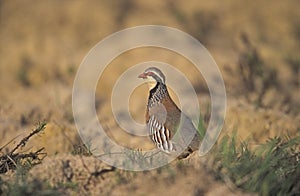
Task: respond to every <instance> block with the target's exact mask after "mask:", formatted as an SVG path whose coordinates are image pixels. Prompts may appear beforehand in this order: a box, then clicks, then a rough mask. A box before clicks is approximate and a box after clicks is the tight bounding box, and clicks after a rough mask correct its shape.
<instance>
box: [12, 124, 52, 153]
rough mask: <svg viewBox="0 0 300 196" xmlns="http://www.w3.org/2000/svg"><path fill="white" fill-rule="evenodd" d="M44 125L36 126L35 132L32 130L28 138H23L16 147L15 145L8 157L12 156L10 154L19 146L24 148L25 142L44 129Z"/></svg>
mask: <svg viewBox="0 0 300 196" xmlns="http://www.w3.org/2000/svg"><path fill="white" fill-rule="evenodd" d="M46 124H47V123H46V122H41V123H40V124H39V126H38V127H37V128H36V129H35V130H33V131H32V132H31V133H30V134H29V135H28V136H26V137H24V138H23V139H22V140H21V141H20V142H19V143H18V145H17V146H16V147H15V148H13V149H12V151H10V153H9V155H12V154H13V153H14V152H15V151H16V150H17V149H18V148H19V147H20V146H25V144H26V142H27V141H28V140H29V139H30V138H31V137H32V136H33V135H35V134H37V133H39V132H41V131H42V130H44V129H45V127H46Z"/></svg>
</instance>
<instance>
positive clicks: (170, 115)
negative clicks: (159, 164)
mask: <svg viewBox="0 0 300 196" xmlns="http://www.w3.org/2000/svg"><path fill="white" fill-rule="evenodd" d="M138 78H142V79H144V80H146V82H147V83H148V85H149V91H150V92H149V97H148V104H147V109H146V115H145V119H146V124H147V131H148V132H149V135H150V138H151V140H152V141H153V142H154V144H155V145H156V147H157V148H158V149H160V150H162V151H163V152H165V153H168V154H170V153H173V152H180V154H179V158H185V157H187V156H189V155H190V154H191V153H192V152H193V151H195V150H197V149H198V148H199V144H200V135H199V133H198V131H197V130H196V129H195V127H194V125H193V123H192V121H191V120H190V119H189V118H188V117H187V116H186V115H185V114H184V113H183V112H182V111H181V110H180V109H179V108H178V107H177V105H176V104H175V103H174V101H173V100H172V98H171V97H170V94H169V92H168V89H167V86H166V83H165V81H166V79H165V76H164V74H163V73H162V72H161V71H160V70H159V69H158V68H156V67H149V68H148V69H146V70H145V71H144V72H143V73H142V74H140V75H139V76H138Z"/></svg>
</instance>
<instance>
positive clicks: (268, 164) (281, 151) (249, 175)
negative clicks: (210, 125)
mask: <svg viewBox="0 0 300 196" xmlns="http://www.w3.org/2000/svg"><path fill="white" fill-rule="evenodd" d="M299 146H300V136H297V137H294V138H290V137H275V138H272V139H269V140H268V141H266V143H265V144H262V145H260V146H258V147H257V148H255V149H253V150H250V149H249V147H248V144H247V143H240V144H237V141H236V137H235V136H233V137H229V136H226V137H224V138H223V139H222V140H221V142H220V143H219V144H218V145H217V149H216V151H215V152H214V155H213V156H214V164H213V172H214V173H215V175H216V176H218V177H219V178H220V179H222V180H223V181H225V182H227V183H229V184H233V185H234V186H236V187H238V188H241V189H242V190H244V191H248V192H256V193H259V194H260V195H297V194H300V149H299Z"/></svg>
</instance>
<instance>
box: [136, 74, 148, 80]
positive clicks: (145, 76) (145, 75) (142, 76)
mask: <svg viewBox="0 0 300 196" xmlns="http://www.w3.org/2000/svg"><path fill="white" fill-rule="evenodd" d="M138 78H142V79H146V78H147V74H145V73H142V74H140V75H139V76H138Z"/></svg>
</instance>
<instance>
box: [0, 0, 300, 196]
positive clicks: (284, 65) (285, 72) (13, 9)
mask: <svg viewBox="0 0 300 196" xmlns="http://www.w3.org/2000/svg"><path fill="white" fill-rule="evenodd" d="M299 6H300V4H299V2H298V1H297V0H290V1H280V0H275V1H272V2H269V1H259V0H255V1H249V2H247V3H245V2H242V1H238V0H232V1H230V2H228V3H226V4H225V3H222V4H221V3H220V1H217V0H214V1H209V2H207V1H197V0H192V1H189V2H188V3H187V2H186V1H180V0H176V1H171V0H169V1H159V0H157V1H137V0H128V1H125V0H124V1H123V0H122V1H106V0H105V1H88V2H87V1H79V0H78V1H77V0H76V1H68V0H65V1H59V0H53V1H30V0H29V1H8V0H0V26H1V28H0V59H1V60H0V89H1V90H0V146H3V145H4V144H6V143H7V142H8V141H9V140H11V139H12V138H14V137H15V136H17V135H20V136H19V137H17V138H16V142H17V141H18V140H20V139H21V138H22V134H25V133H28V131H29V130H30V129H32V127H33V125H34V124H36V123H37V122H39V121H42V120H46V121H47V122H48V124H47V127H46V129H45V131H44V133H43V134H41V135H40V136H39V137H36V138H34V139H33V140H32V141H30V143H29V144H28V145H27V146H26V149H23V150H24V151H30V150H33V149H38V148H40V147H45V151H46V152H47V154H48V156H47V157H46V158H45V160H44V161H43V163H42V164H40V165H38V166H36V167H35V168H34V169H32V170H31V171H30V173H31V174H32V175H33V176H36V177H37V178H38V179H39V180H49V182H50V183H51V184H52V185H57V183H62V182H65V181H66V176H65V175H67V174H66V173H64V169H67V170H68V172H70V170H72V172H73V170H74V173H76V172H79V173H80V174H78V175H81V176H80V180H78V178H77V177H74V178H72V180H70V182H71V183H74V184H79V185H80V186H79V187H80V188H79V189H80V191H82V193H95V194H97V193H102V194H110V193H113V194H115V195H119V194H122V195H127V194H132V193H135V194H137V195H148V194H150V195H155V194H157V193H161V194H166V195H176V194H187V195H202V194H207V195H219V194H227V195H231V194H245V193H242V191H241V190H238V189H235V188H234V187H232V186H230V184H226V183H222V182H221V181H217V180H216V179H215V177H214V176H212V175H211V174H210V173H209V169H207V168H205V165H206V161H205V158H201V159H199V158H197V157H194V156H193V157H191V158H189V159H188V160H184V161H182V162H180V163H176V162H175V163H172V164H171V165H169V166H166V167H164V168H162V169H158V170H154V171H149V172H140V173H131V172H124V171H119V170H113V171H107V172H104V173H103V175H102V174H101V176H100V175H99V176H97V177H95V176H92V177H91V180H90V181H89V182H88V180H89V177H88V175H89V174H90V173H89V171H90V170H92V171H94V170H97V171H101V170H103V169H104V170H105V171H106V170H110V169H111V168H110V167H109V166H107V165H104V164H103V163H101V162H98V161H97V160H96V159H95V158H93V157H85V156H83V157H82V156H79V155H76V156H74V155H72V154H71V153H72V152H74V151H76V146H78V145H80V138H79V136H78V134H77V130H76V128H75V125H74V121H73V116H72V108H71V98H72V97H71V96H72V84H73V80H74V78H75V74H76V71H77V68H78V67H79V65H80V63H81V61H82V59H83V58H84V56H85V55H86V54H87V52H88V51H89V50H90V49H91V48H92V47H93V46H94V45H95V44H96V43H98V42H99V41H100V40H101V39H103V38H104V37H106V36H108V35H109V34H111V33H113V32H116V31H118V30H121V29H123V28H126V27H134V26H137V25H144V24H159V25H166V26H171V27H175V28H178V29H181V30H183V31H185V32H187V33H190V34H191V35H193V36H194V37H196V38H197V39H198V40H199V41H200V42H201V43H203V44H204V45H205V46H206V48H207V49H208V50H209V51H210V53H211V54H212V56H213V57H214V58H215V60H216V62H217V64H218V65H219V68H220V70H221V73H222V75H223V77H224V81H225V85H226V89H227V99H228V100H227V101H228V105H227V113H226V122H225V126H224V127H223V132H222V134H230V133H231V132H232V131H234V130H235V131H237V134H238V138H239V139H240V140H244V139H249V138H250V141H251V144H253V145H257V144H259V143H261V142H264V141H265V140H266V139H267V138H269V137H272V136H275V135H284V134H289V135H296V134H299V131H300V115H299V109H300V104H299V100H300V88H299V84H300V81H299V78H300V71H299V69H300V65H299V64H300V56H299V54H300V21H299V19H300V12H299V11H298V9H297V8H298V7H299ZM247 40H248V41H249V42H250V45H249V44H248V41H247ZM148 60H157V61H163V62H167V63H169V64H172V65H174V66H175V67H177V68H178V69H179V70H181V71H182V72H184V73H186V74H187V75H188V78H189V79H190V80H191V82H192V84H193V85H194V86H195V87H196V91H197V93H198V96H199V100H200V107H201V108H206V106H207V105H208V104H209V94H208V91H207V87H206V85H205V83H204V82H203V80H199V75H196V74H195V71H194V70H193V69H192V65H191V64H190V63H189V62H188V61H186V60H185V59H184V58H183V57H181V56H179V55H176V54H175V53H171V52H169V51H164V50H158V49H153V48H146V49H139V50H138V49H137V50H133V51H130V52H127V53H126V54H122V55H121V56H120V57H118V58H117V59H115V60H114V61H113V62H112V63H111V64H110V65H109V67H108V68H107V69H106V70H105V73H104V76H103V77H102V78H101V79H100V81H99V85H98V88H97V92H96V101H97V103H98V107H97V112H98V113H99V114H106V115H104V116H103V115H100V117H99V118H100V121H101V122H103V121H105V122H106V123H107V127H109V132H110V134H112V135H113V137H114V138H115V139H116V140H117V141H118V142H119V143H120V144H122V145H126V146H128V147H131V148H135V149H136V148H149V147H151V144H150V142H148V140H146V139H140V138H133V139H132V137H131V136H130V135H128V134H125V133H124V132H122V131H121V129H120V128H118V126H117V124H116V123H115V121H114V119H113V116H112V114H111V112H110V109H111V108H110V104H109V103H110V101H109V98H110V97H109V95H110V92H111V89H112V87H113V84H114V83H115V81H116V80H117V78H118V76H120V74H121V73H122V72H123V71H124V70H126V68H129V67H130V66H132V65H134V64H136V63H138V62H143V61H148ZM257 64H259V65H260V66H259V67H258V68H257V67H255V65H257ZM241 68H244V69H243V70H242V69H241ZM146 94H147V92H146V87H145V86H141V87H140V88H139V89H138V90H137V92H135V94H134V96H133V98H132V100H133V101H134V102H135V104H134V105H131V107H132V115H133V116H134V117H135V118H136V120H137V121H139V122H142V121H143V116H144V107H145V100H146V96H147V95H146ZM201 112H202V114H204V115H205V116H207V114H206V113H207V111H206V110H203V111H201ZM8 147H9V146H8ZM66 163H67V166H66ZM68 164H69V165H68ZM87 167H88V168H90V169H87ZM70 168H71V169H70ZM95 168H96V169H95ZM75 170H76V171H75ZM74 175H77V174H74ZM8 176H9V175H8ZM67 182H68V181H67ZM70 182H69V183H70ZM84 185H86V186H84ZM65 191H66V192H67V193H70V194H74V193H76V192H74V190H73V189H72V188H70V187H66V190H65Z"/></svg>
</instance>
